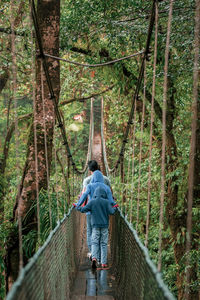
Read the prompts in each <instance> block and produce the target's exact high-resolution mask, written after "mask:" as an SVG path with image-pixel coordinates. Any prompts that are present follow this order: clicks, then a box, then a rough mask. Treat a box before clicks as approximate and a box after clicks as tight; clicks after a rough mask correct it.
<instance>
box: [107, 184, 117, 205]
mask: <svg viewBox="0 0 200 300" xmlns="http://www.w3.org/2000/svg"><path fill="white" fill-rule="evenodd" d="M107 197H108V201H109V203H110V204H112V205H115V204H116V202H115V201H114V199H113V196H112V193H111V189H110V188H109V186H108V188H107Z"/></svg>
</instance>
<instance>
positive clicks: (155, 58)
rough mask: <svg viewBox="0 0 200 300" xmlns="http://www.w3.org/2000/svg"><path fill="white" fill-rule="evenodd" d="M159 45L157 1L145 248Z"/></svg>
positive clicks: (146, 242)
mask: <svg viewBox="0 0 200 300" xmlns="http://www.w3.org/2000/svg"><path fill="white" fill-rule="evenodd" d="M157 45H158V2H157V1H156V4H155V42H154V61H153V82H152V98H151V125H150V138H149V170H148V192H147V219H146V235H145V246H146V247H147V246H148V237H149V221H150V199H151V161H152V141H153V124H154V99H155V87H156V63H157Z"/></svg>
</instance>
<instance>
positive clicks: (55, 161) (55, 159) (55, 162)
mask: <svg viewBox="0 0 200 300" xmlns="http://www.w3.org/2000/svg"><path fill="white" fill-rule="evenodd" d="M54 128H56V119H55V120H54ZM54 140H56V130H55V131H54ZM54 164H55V181H56V184H55V185H56V189H55V193H56V206H57V221H59V220H60V217H59V204H58V191H57V185H58V178H57V157H56V143H55V142H54ZM64 211H65V209H64Z"/></svg>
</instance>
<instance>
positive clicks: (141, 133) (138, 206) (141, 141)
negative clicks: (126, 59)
mask: <svg viewBox="0 0 200 300" xmlns="http://www.w3.org/2000/svg"><path fill="white" fill-rule="evenodd" d="M146 77H147V76H146V60H145V62H144V95H143V101H142V103H143V104H142V120H141V125H140V149H139V175H138V190H137V221H136V232H137V229H138V224H139V210H140V179H141V164H142V146H143V131H144V116H145V100H146Z"/></svg>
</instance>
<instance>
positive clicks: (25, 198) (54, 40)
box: [5, 0, 60, 290]
mask: <svg viewBox="0 0 200 300" xmlns="http://www.w3.org/2000/svg"><path fill="white" fill-rule="evenodd" d="M37 16H38V22H39V27H40V34H41V37H42V43H43V50H44V53H48V54H51V55H55V56H59V24H60V1H59V0H38V1H37ZM37 53H38V51H37ZM46 61H47V65H48V70H49V75H50V78H51V82H52V85H53V89H54V92H55V95H56V99H58V97H59V91H60V68H59V62H58V61H55V60H53V59H51V58H48V59H46ZM30 80H31V78H30ZM43 80H44V97H43V98H44V107H45V123H46V136H47V156H48V165H49V169H50V165H51V160H52V142H53V132H54V120H55V115H54V106H53V102H52V100H51V99H50V97H49V89H48V85H47V81H46V78H45V75H44V76H43ZM42 103H43V102H42V87H41V60H40V59H39V58H36V118H35V122H36V127H37V151H38V152H37V153H38V154H37V157H38V172H39V174H38V180H39V190H40V189H41V188H43V189H46V188H47V167H46V159H45V139H44V118H43V104H42ZM36 192H37V191H36V173H35V145H34V130H33V126H32V127H31V130H30V134H29V139H28V145H27V157H26V162H25V166H24V170H23V175H22V179H21V184H20V193H19V196H18V197H17V199H16V204H15V207H14V212H13V214H14V216H13V222H16V221H17V218H18V213H19V211H20V214H21V216H22V231H23V235H25V234H28V233H29V232H30V230H32V229H36V228H37V217H36V215H35V211H34V210H33V213H32V214H29V217H28V218H27V212H28V211H29V210H30V208H31V207H32V205H33V204H35V202H36ZM25 217H26V218H25ZM35 242H36V241H35ZM24 261H25V263H26V258H24ZM5 263H6V284H7V290H9V289H10V286H11V285H12V283H13V281H14V280H15V279H16V277H17V275H18V269H19V240H18V234H16V232H11V233H10V236H9V237H8V241H7V245H6V258H5Z"/></svg>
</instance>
